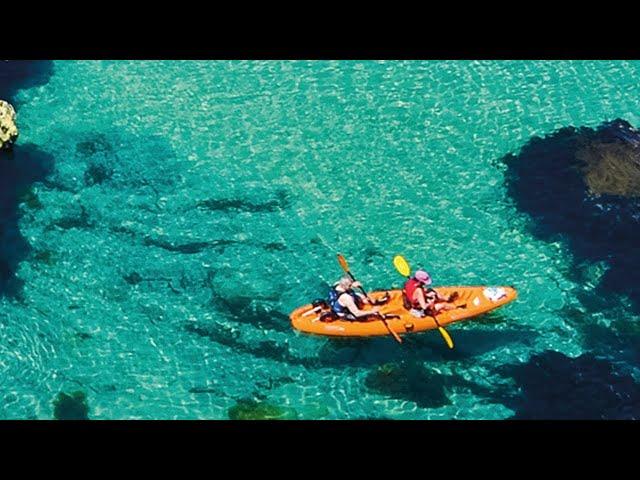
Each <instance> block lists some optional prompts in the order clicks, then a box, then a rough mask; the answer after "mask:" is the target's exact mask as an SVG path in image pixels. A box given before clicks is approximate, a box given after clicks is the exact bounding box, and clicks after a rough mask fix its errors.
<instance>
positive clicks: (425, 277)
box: [413, 270, 431, 285]
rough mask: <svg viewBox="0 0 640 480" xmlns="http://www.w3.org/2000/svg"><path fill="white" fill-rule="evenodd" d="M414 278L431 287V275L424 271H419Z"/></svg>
mask: <svg viewBox="0 0 640 480" xmlns="http://www.w3.org/2000/svg"><path fill="white" fill-rule="evenodd" d="M413 278H415V279H416V280H418V281H419V282H420V283H421V284H423V285H431V275H429V274H428V273H427V272H425V271H424V270H418V271H417V272H416V273H415V275H414V276H413Z"/></svg>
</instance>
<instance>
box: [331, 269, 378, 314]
mask: <svg viewBox="0 0 640 480" xmlns="http://www.w3.org/2000/svg"><path fill="white" fill-rule="evenodd" d="M361 287H362V285H361V284H360V282H358V281H355V282H354V281H353V280H351V278H350V277H348V276H344V277H342V278H341V279H340V280H339V281H338V282H336V283H335V284H334V285H333V286H332V287H331V289H330V290H329V300H328V302H327V303H328V304H329V306H330V307H331V311H332V312H333V313H334V314H335V315H336V316H337V317H339V318H342V319H345V320H356V319H362V318H364V317H368V316H371V315H376V316H378V315H379V313H378V312H379V311H380V309H379V308H378V307H373V308H372V309H371V310H366V311H365V310H362V307H364V305H365V304H369V305H371V302H370V301H369V299H368V298H367V297H366V296H365V295H362V294H360V293H357V292H356V291H355V289H356V288H361ZM376 303H381V302H376Z"/></svg>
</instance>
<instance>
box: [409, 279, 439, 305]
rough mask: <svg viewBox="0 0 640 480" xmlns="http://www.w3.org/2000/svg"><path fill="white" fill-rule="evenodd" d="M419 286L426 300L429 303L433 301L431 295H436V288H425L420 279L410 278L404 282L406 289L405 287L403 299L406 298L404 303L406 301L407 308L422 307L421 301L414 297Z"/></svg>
mask: <svg viewBox="0 0 640 480" xmlns="http://www.w3.org/2000/svg"><path fill="white" fill-rule="evenodd" d="M418 288H422V291H423V292H424V299H425V300H426V302H427V303H429V302H430V301H431V297H432V296H433V295H435V290H433V289H432V288H427V289H425V288H424V287H423V286H422V282H420V281H419V280H416V279H415V278H410V279H409V280H407V281H406V283H405V284H404V289H403V293H404V298H403V300H405V302H404V303H405V308H406V309H411V308H418V309H420V308H422V307H420V303H419V302H418V301H417V300H415V299H414V298H413V294H414V293H415V292H416V290H417V289H418ZM429 294H431V295H429Z"/></svg>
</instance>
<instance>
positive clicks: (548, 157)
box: [503, 119, 640, 312]
mask: <svg viewBox="0 0 640 480" xmlns="http://www.w3.org/2000/svg"><path fill="white" fill-rule="evenodd" d="M503 160H504V163H505V164H506V165H507V171H506V174H505V183H506V187H507V191H508V193H509V195H510V197H511V198H512V199H513V200H514V204H515V206H516V207H517V208H518V209H519V210H520V211H522V212H524V213H527V214H528V215H529V216H530V217H531V220H532V221H531V222H530V223H529V224H528V228H529V230H530V232H531V233H532V234H533V235H534V236H536V237H537V238H540V239H542V240H544V241H548V242H553V243H555V242H558V241H563V242H564V243H565V244H566V245H567V246H568V247H569V249H570V250H571V253H572V257H573V267H575V268H571V269H570V271H569V272H568V273H566V275H567V276H568V277H569V278H570V279H571V280H572V281H575V282H576V283H593V284H594V285H597V288H598V291H599V293H600V294H603V293H615V294H622V295H626V296H627V297H628V298H629V299H630V300H631V303H632V308H633V309H634V310H636V311H638V312H640V249H638V248H637V239H638V235H640V131H638V130H636V129H635V128H633V127H632V126H631V125H630V124H629V123H628V122H626V121H624V120H621V119H618V120H615V121H613V122H608V123H603V124H602V125H600V126H599V127H597V128H595V129H594V128H588V127H580V128H575V127H566V128H562V129H560V130H557V131H555V132H552V133H550V134H549V135H547V136H545V137H544V138H540V137H534V138H531V139H530V140H529V142H527V144H525V145H524V146H523V147H522V149H521V150H520V152H518V153H517V154H513V155H507V156H506V157H505V158H504V159H503ZM585 262H588V263H590V264H600V265H601V266H602V269H603V271H604V273H603V274H602V275H601V276H600V277H599V278H593V277H592V276H590V275H586V276H582V275H579V274H578V273H579V271H580V270H582V269H581V268H580V265H582V264H584V263H585Z"/></svg>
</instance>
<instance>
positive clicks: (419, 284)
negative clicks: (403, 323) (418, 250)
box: [402, 270, 458, 317]
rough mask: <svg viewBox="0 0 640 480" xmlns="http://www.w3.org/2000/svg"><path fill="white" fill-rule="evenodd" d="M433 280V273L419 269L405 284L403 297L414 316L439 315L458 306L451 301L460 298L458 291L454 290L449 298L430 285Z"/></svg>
mask: <svg viewBox="0 0 640 480" xmlns="http://www.w3.org/2000/svg"><path fill="white" fill-rule="evenodd" d="M432 283H433V282H432V280H431V275H429V274H428V273H427V272H425V271H424V270H418V271H416V273H415V274H414V275H413V277H411V278H409V280H407V281H406V282H405V284H404V288H403V291H402V293H403V299H404V301H405V302H404V303H405V308H407V309H408V310H409V311H410V313H411V315H413V316H414V317H424V316H425V315H431V316H433V315H437V314H438V313H440V312H443V311H445V310H453V309H455V308H456V306H455V305H454V304H453V303H451V302H453V301H454V300H455V299H456V298H458V292H454V293H453V294H451V295H450V296H449V298H447V297H444V296H443V295H441V294H439V293H438V292H436V291H435V290H434V289H433V288H431V287H429V285H431V284H432Z"/></svg>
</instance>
